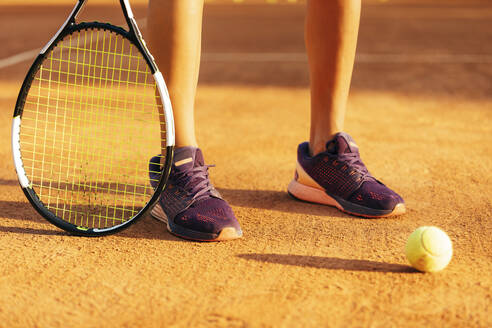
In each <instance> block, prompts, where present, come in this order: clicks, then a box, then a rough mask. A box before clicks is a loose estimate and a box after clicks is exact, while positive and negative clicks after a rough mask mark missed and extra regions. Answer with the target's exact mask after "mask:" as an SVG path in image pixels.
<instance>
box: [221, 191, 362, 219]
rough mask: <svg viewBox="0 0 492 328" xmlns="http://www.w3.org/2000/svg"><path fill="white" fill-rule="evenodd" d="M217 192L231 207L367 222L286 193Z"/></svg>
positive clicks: (333, 208) (330, 207)
mask: <svg viewBox="0 0 492 328" xmlns="http://www.w3.org/2000/svg"><path fill="white" fill-rule="evenodd" d="M217 190H218V191H219V192H220V194H221V195H222V196H223V197H224V199H225V200H227V201H228V202H229V204H231V205H232V206H239V207H248V208H258V209H265V210H273V211H282V212H287V213H300V214H310V215H316V216H329V217H338V218H352V219H365V220H367V218H362V217H358V216H352V215H348V214H345V213H343V212H341V211H339V210H338V209H336V208H335V207H332V206H326V205H319V204H315V203H309V202H304V201H300V200H297V199H295V198H294V197H292V196H290V195H289V194H288V193H287V192H286V191H276V190H244V189H225V188H217Z"/></svg>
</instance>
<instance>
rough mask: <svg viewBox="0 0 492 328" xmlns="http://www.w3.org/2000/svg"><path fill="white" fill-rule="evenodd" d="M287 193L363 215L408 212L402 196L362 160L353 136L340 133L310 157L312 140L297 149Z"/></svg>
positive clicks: (375, 215)
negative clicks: (375, 176)
mask: <svg viewBox="0 0 492 328" xmlns="http://www.w3.org/2000/svg"><path fill="white" fill-rule="evenodd" d="M288 192H289V194H291V195H292V196H294V197H295V198H298V199H300V200H304V201H308V202H312V203H319V204H324V205H331V206H335V207H337V208H338V209H339V210H341V211H343V212H347V213H349V214H353V215H358V216H364V217H384V216H391V215H399V214H403V213H405V203H404V201H403V199H402V198H401V197H400V195H398V194H397V193H395V192H394V191H393V190H391V189H389V188H388V187H386V186H385V185H384V184H383V183H381V182H380V181H378V180H376V179H375V178H374V177H373V176H372V175H371V174H370V173H369V171H368V170H367V168H366V166H365V165H364V163H362V160H361V159H360V155H359V149H358V147H357V145H356V144H355V142H354V140H353V139H352V137H350V136H349V135H348V134H346V133H343V132H340V133H337V134H336V135H335V137H334V138H333V139H332V140H330V141H328V142H327V143H326V151H324V152H322V153H320V154H317V155H316V156H311V155H310V153H309V143H307V142H304V143H302V144H300V145H299V147H298V149H297V165H296V172H295V177H294V180H292V181H291V182H290V184H289V187H288Z"/></svg>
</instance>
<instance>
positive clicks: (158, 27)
mask: <svg viewBox="0 0 492 328" xmlns="http://www.w3.org/2000/svg"><path fill="white" fill-rule="evenodd" d="M202 16H203V0H149V10H148V18H147V20H148V21H147V29H148V32H147V33H148V36H147V39H148V42H149V48H150V51H151V53H152V55H153V56H154V57H155V59H156V62H157V66H158V67H159V69H160V70H161V72H162V74H163V75H164V78H165V79H166V83H167V86H168V89H169V96H170V98H171V103H172V105H173V113H174V124H175V130H176V147H184V146H193V147H197V141H196V137H195V121H194V105H195V93H196V86H197V82H198V71H199V68H200V52H201V38H202Z"/></svg>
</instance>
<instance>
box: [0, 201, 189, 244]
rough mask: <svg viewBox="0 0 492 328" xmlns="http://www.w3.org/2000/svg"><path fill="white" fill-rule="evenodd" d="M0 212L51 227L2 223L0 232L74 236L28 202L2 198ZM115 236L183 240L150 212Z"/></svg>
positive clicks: (4, 216)
mask: <svg viewBox="0 0 492 328" xmlns="http://www.w3.org/2000/svg"><path fill="white" fill-rule="evenodd" d="M0 213H2V214H1V216H0V217H3V218H7V219H14V220H19V221H32V222H35V223H38V224H40V225H42V226H46V227H50V228H52V229H53V230H50V229H42V228H26V227H16V226H2V225H0V232H7V233H18V234H28V235H32V234H35V235H59V236H73V235H71V234H69V233H68V232H65V231H63V230H60V229H58V228H56V227H54V226H52V225H51V224H50V223H49V222H48V221H46V220H45V219H44V218H43V217H41V216H40V215H39V214H38V213H37V212H36V211H35V210H34V208H32V206H31V205H30V204H29V203H28V202H27V200H26V201H25V202H19V201H6V200H0ZM114 236H118V237H124V238H139V239H159V240H169V241H183V240H182V239H179V238H177V237H175V236H173V235H171V234H170V233H169V232H168V231H167V229H166V225H165V224H164V223H162V222H160V221H157V220H154V219H152V218H151V217H150V215H149V214H148V213H146V214H144V215H143V217H142V218H140V219H139V220H138V221H137V222H135V223H134V224H132V225H131V226H130V227H128V229H125V230H123V231H121V232H119V233H117V234H115V235H114ZM73 237H75V236H73Z"/></svg>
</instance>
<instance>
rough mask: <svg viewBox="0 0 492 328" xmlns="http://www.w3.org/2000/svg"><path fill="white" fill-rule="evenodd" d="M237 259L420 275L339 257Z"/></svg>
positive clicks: (399, 266)
mask: <svg viewBox="0 0 492 328" xmlns="http://www.w3.org/2000/svg"><path fill="white" fill-rule="evenodd" d="M236 256H237V257H239V258H241V259H245V260H252V261H258V262H265V263H273V264H283V265H294V266H300V267H312V268H318V269H327V270H342V271H365V272H386V273H418V271H417V270H415V269H414V268H412V267H410V266H408V265H402V264H396V263H385V262H377V261H369V260H357V259H343V258H338V257H324V256H308V255H291V254H258V253H253V254H239V255H236Z"/></svg>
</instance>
